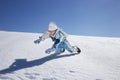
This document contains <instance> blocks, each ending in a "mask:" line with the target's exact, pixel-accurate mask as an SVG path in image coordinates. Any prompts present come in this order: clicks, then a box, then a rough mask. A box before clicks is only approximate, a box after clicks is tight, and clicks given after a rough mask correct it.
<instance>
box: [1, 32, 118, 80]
mask: <svg viewBox="0 0 120 80" xmlns="http://www.w3.org/2000/svg"><path fill="white" fill-rule="evenodd" d="M39 35H40V34H35V33H20V32H5V31H0V80H120V38H106V37H87V36H74V35H70V36H69V37H68V40H69V41H70V43H71V44H72V45H78V46H79V47H80V48H81V50H82V52H81V54H78V55H74V54H70V53H69V52H67V51H66V52H64V53H62V54H61V55H58V56H56V55H54V54H53V53H51V54H45V52H44V51H45V50H46V49H47V48H49V47H51V46H52V41H51V40H50V39H47V40H45V41H44V42H41V43H40V44H39V45H36V44H34V43H33V41H34V40H35V39H37V38H38V36H39Z"/></svg>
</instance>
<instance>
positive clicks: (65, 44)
mask: <svg viewBox="0 0 120 80" xmlns="http://www.w3.org/2000/svg"><path fill="white" fill-rule="evenodd" d="M63 46H64V48H65V49H67V50H68V51H69V52H73V47H72V46H71V45H70V43H69V42H68V41H67V40H65V41H64V45H63Z"/></svg>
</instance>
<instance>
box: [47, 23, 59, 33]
mask: <svg viewBox="0 0 120 80" xmlns="http://www.w3.org/2000/svg"><path fill="white" fill-rule="evenodd" d="M56 29H58V27H57V25H56V24H55V23H54V22H50V23H49V25H48V31H54V30H56Z"/></svg>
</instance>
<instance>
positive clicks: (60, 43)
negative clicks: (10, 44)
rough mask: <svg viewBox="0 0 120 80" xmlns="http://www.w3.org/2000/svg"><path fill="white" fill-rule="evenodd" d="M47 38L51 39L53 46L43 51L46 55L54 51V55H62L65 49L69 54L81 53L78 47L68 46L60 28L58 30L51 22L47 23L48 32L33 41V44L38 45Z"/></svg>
mask: <svg viewBox="0 0 120 80" xmlns="http://www.w3.org/2000/svg"><path fill="white" fill-rule="evenodd" d="M47 38H51V39H52V41H53V42H54V44H53V46H52V47H51V48H49V49H47V50H46V51H45V52H46V53H47V54H49V53H51V52H53V51H55V53H57V54H60V53H63V52H64V51H65V49H66V50H68V51H69V52H70V53H80V52H81V50H80V49H79V48H78V47H76V46H71V45H70V43H69V42H68V40H67V39H66V38H67V34H66V33H65V32H64V31H62V30H61V29H60V28H58V26H57V25H56V24H55V23H53V22H50V23H49V25H48V31H47V32H45V33H44V34H43V35H42V36H40V37H39V39H37V40H35V41H34V43H36V44H39V43H40V42H41V41H44V40H45V39H47Z"/></svg>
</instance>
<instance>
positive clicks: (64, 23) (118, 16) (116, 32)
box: [0, 0, 120, 37]
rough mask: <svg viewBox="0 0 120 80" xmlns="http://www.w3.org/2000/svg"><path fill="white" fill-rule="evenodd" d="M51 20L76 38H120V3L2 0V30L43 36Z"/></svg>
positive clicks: (104, 1) (0, 18) (114, 1)
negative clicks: (80, 36) (41, 34)
mask: <svg viewBox="0 0 120 80" xmlns="http://www.w3.org/2000/svg"><path fill="white" fill-rule="evenodd" d="M50 21H53V22H55V23H57V25H58V26H60V27H61V28H62V29H63V30H64V31H66V32H67V33H69V34H72V35H82V36H108V37H120V1H119V0H0V30H2V31H3V30H4V31H18V32H33V33H43V32H44V31H46V30H47V27H48V24H49V22H50Z"/></svg>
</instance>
